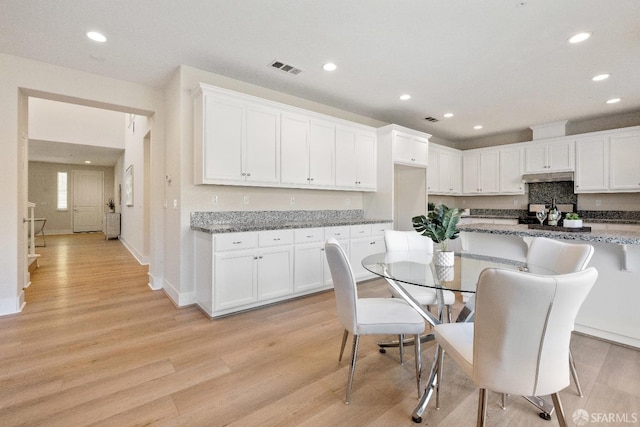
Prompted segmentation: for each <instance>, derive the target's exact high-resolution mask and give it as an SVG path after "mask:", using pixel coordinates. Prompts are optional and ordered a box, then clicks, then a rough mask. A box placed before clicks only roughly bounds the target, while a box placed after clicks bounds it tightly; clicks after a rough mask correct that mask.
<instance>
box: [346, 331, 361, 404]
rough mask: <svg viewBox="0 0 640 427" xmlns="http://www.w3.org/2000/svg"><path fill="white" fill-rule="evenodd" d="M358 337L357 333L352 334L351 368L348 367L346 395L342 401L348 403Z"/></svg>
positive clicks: (354, 369)
mask: <svg viewBox="0 0 640 427" xmlns="http://www.w3.org/2000/svg"><path fill="white" fill-rule="evenodd" d="M359 340H360V337H359V336H358V335H354V336H353V350H352V356H351V368H350V369H349V383H348V384H347V397H346V398H345V400H344V403H346V404H347V405H348V404H349V399H350V398H351V386H352V385H353V373H354V372H355V371H356V357H358V341H359Z"/></svg>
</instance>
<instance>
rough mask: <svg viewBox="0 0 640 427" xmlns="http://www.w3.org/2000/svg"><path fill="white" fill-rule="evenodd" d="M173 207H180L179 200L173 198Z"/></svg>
mask: <svg viewBox="0 0 640 427" xmlns="http://www.w3.org/2000/svg"><path fill="white" fill-rule="evenodd" d="M173 209H178V200H177V199H173Z"/></svg>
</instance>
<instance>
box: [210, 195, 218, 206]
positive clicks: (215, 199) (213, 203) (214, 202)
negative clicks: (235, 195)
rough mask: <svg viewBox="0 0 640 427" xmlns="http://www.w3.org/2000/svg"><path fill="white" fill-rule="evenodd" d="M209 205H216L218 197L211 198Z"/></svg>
mask: <svg viewBox="0 0 640 427" xmlns="http://www.w3.org/2000/svg"><path fill="white" fill-rule="evenodd" d="M211 204H212V205H217V204H218V196H211Z"/></svg>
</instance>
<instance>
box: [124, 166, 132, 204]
mask: <svg viewBox="0 0 640 427" xmlns="http://www.w3.org/2000/svg"><path fill="white" fill-rule="evenodd" d="M124 204H125V206H133V165H131V166H129V167H128V168H127V170H126V171H125V172H124Z"/></svg>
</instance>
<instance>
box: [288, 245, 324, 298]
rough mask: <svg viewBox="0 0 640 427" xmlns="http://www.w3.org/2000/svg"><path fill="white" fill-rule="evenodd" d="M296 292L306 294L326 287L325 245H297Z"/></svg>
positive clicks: (294, 274)
mask: <svg viewBox="0 0 640 427" xmlns="http://www.w3.org/2000/svg"><path fill="white" fill-rule="evenodd" d="M295 251H296V255H295V260H296V261H295V269H294V273H293V276H294V291H295V292H305V291H308V290H312V289H318V288H321V287H323V285H324V258H325V256H324V243H312V244H305V245H296V250H295Z"/></svg>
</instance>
